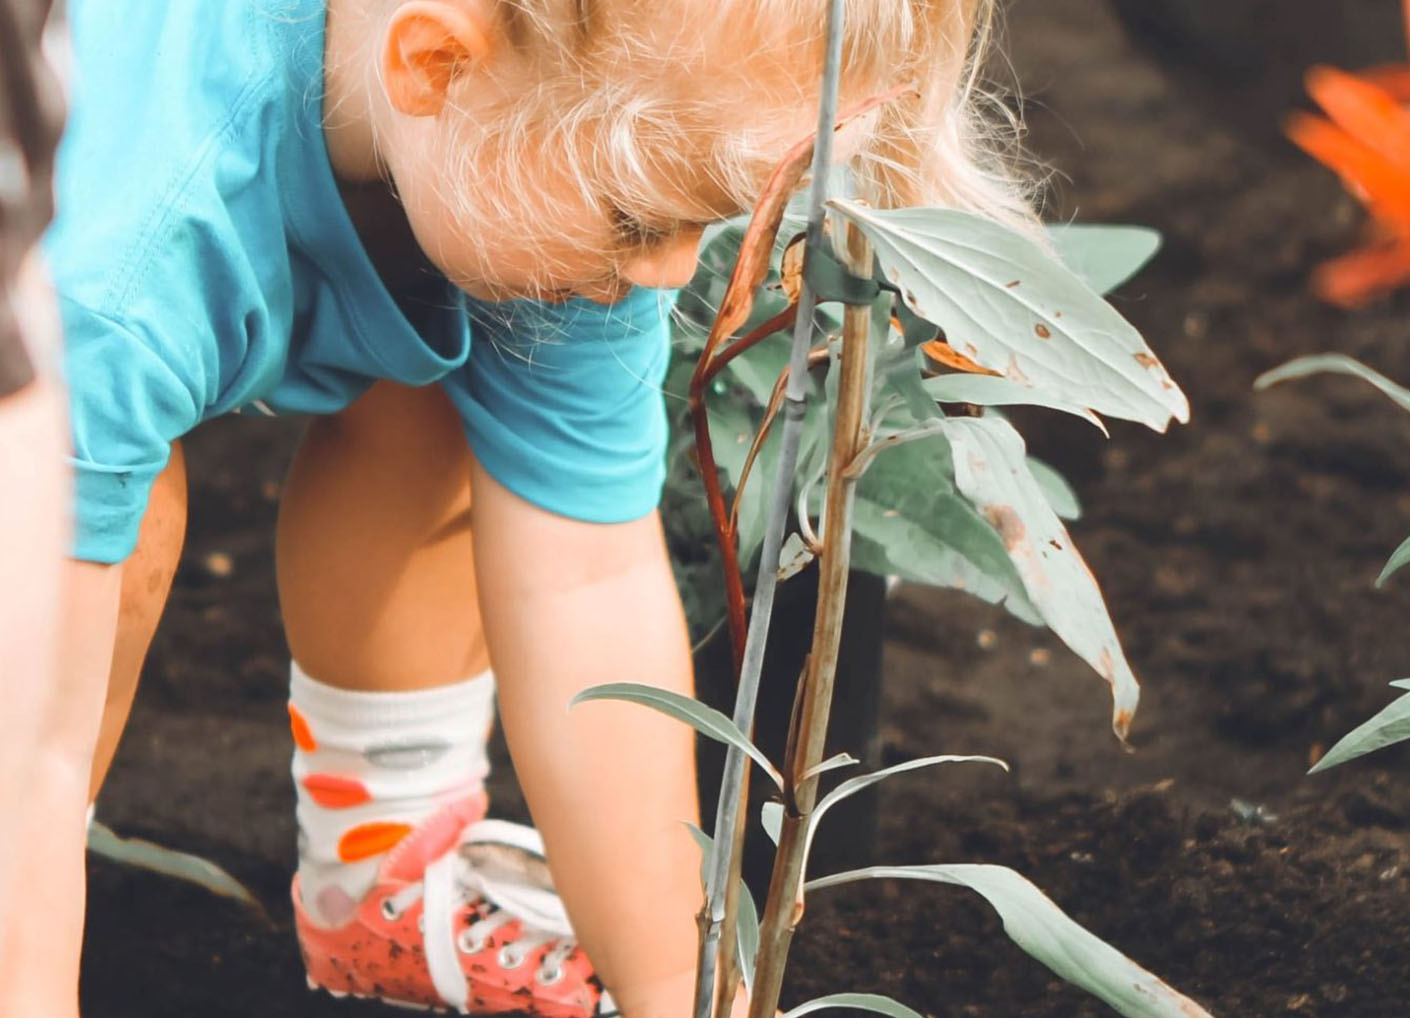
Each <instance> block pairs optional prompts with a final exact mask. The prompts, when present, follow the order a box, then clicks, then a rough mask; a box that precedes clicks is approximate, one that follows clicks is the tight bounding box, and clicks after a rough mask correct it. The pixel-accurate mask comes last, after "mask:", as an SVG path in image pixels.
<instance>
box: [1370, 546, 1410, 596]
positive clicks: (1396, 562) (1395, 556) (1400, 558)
mask: <svg viewBox="0 0 1410 1018" xmlns="http://www.w3.org/2000/svg"><path fill="white" fill-rule="evenodd" d="M1407 562H1410V537H1407V538H1406V539H1405V540H1404V541H1403V542H1402V543H1401V545H1400V547H1399V548H1396V549H1395V551H1394V552H1393V553H1392V554H1391V556H1390V561H1389V562H1387V563H1386V565H1385V568H1384V569H1382V570H1381V575H1380V576H1377V577H1376V586H1378V587H1380V586H1384V585H1385V582H1386V580H1388V579H1390V578H1391V576H1392V575H1393V574H1394V573H1395V572H1396V571H1397V570H1399V569H1400V567H1401V566H1403V565H1405V563H1407Z"/></svg>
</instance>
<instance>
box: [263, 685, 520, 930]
mask: <svg viewBox="0 0 1410 1018" xmlns="http://www.w3.org/2000/svg"><path fill="white" fill-rule="evenodd" d="M289 720H290V725H291V727H292V728H293V733H294V744H295V749H294V764H293V774H294V788H295V791H296V793H297V796H298V823H299V889H300V897H301V899H302V901H303V904H304V907H305V908H306V909H307V910H308V912H309V915H310V916H312V917H313V918H314V919H315V920H316V921H318V922H321V923H324V924H326V925H330V926H337V925H341V924H342V923H343V922H345V921H346V920H347V919H348V918H349V917H350V916H351V915H352V913H353V912H354V911H355V910H356V908H357V906H358V904H359V903H360V902H361V900H362V899H363V898H364V897H365V896H366V895H367V892H368V891H369V890H371V888H372V885H373V884H374V883H375V882H376V880H377V871H378V867H379V866H380V865H381V863H382V861H383V859H385V857H386V854H387V852H388V851H390V850H391V848H392V847H393V845H394V844H395V842H396V841H397V840H399V838H400V837H401V836H402V835H403V834H404V833H405V832H406V830H407V829H408V828H411V827H415V826H416V825H417V824H419V823H420V822H421V821H423V820H425V819H426V818H427V817H428V816H430V815H431V814H432V813H434V812H435V811H436V810H437V809H438V808H439V807H441V806H443V805H445V804H446V803H449V802H458V801H461V800H463V799H465V798H466V797H467V796H470V795H474V794H475V793H477V792H482V791H483V789H484V780H485V777H486V775H488V774H489V770H490V763H489V756H488V754H487V752H486V744H487V742H488V740H489V734H490V727H491V725H492V724H493V722H494V677H493V675H491V673H490V672H488V671H487V672H485V673H484V674H482V675H479V676H476V677H475V678H473V679H466V680H465V681H463V682H457V683H453V684H451V685H449V686H436V687H433V688H431V689H420V690H414V691H410V692H387V693H380V692H378V693H367V692H356V691H352V690H346V689H338V688H337V687H335V686H330V685H327V684H326V683H322V682H319V681H318V680H317V679H314V678H311V677H310V676H308V675H307V674H305V672H304V671H303V669H301V668H300V667H299V666H298V664H297V663H295V664H294V665H293V666H292V668H291V675H290V682H289Z"/></svg>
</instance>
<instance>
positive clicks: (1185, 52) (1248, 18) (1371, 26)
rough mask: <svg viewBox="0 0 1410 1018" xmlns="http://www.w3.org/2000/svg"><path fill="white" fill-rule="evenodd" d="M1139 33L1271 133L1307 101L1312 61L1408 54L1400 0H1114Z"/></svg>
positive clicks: (1224, 113)
mask: <svg viewBox="0 0 1410 1018" xmlns="http://www.w3.org/2000/svg"><path fill="white" fill-rule="evenodd" d="M1111 6H1112V8H1113V10H1114V11H1115V12H1116V15H1117V17H1118V18H1120V20H1121V22H1122V24H1123V25H1124V26H1125V27H1126V29H1127V31H1128V33H1129V34H1130V35H1131V37H1132V39H1133V40H1134V41H1135V42H1136V43H1137V44H1138V45H1140V46H1142V47H1143V48H1145V49H1146V50H1148V51H1149V52H1150V53H1151V54H1152V55H1153V56H1154V57H1155V58H1156V59H1157V60H1158V61H1160V62H1161V64H1163V65H1164V66H1165V67H1167V68H1168V69H1169V70H1170V71H1172V72H1173V73H1174V74H1175V75H1176V77H1177V78H1178V79H1179V80H1180V81H1181V84H1182V85H1183V86H1184V87H1185V90H1186V92H1187V94H1188V95H1189V96H1190V97H1191V98H1193V99H1195V100H1197V101H1201V102H1203V103H1204V104H1205V105H1207V106H1208V107H1209V108H1210V109H1211V110H1214V111H1216V112H1217V113H1218V114H1219V115H1220V116H1221V117H1223V118H1225V119H1226V120H1229V121H1232V122H1234V123H1236V124H1237V125H1239V126H1240V127H1243V128H1245V129H1246V130H1248V131H1250V132H1253V133H1257V134H1263V135H1265V136H1271V135H1272V134H1273V132H1274V131H1275V130H1276V128H1277V125H1278V121H1279V118H1280V117H1281V115H1282V113H1283V112H1284V111H1286V110H1287V109H1289V108H1291V107H1293V106H1298V105H1303V104H1304V100H1303V98H1302V75H1303V73H1304V71H1306V69H1307V68H1308V67H1310V66H1312V65H1313V64H1318V63H1323V64H1333V65H1335V66H1338V67H1344V68H1346V69H1349V70H1351V69H1356V68H1360V67H1366V66H1369V65H1372V64H1377V63H1389V62H1391V61H1397V60H1399V61H1403V60H1404V59H1405V58H1406V53H1405V30H1404V27H1403V25H1402V21H1401V19H1402V6H1401V3H1400V0H1111Z"/></svg>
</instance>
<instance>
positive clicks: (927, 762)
mask: <svg viewBox="0 0 1410 1018" xmlns="http://www.w3.org/2000/svg"><path fill="white" fill-rule="evenodd" d="M947 763H991V764H994V765H996V766H998V767H1002V768H1003V769H1004V770H1005V771H1007V770H1008V769H1009V765H1008V764H1006V763H1004V762H1003V761H1002V760H999V759H996V758H994V757H992V756H927V757H922V758H920V759H919V760H908V761H907V762H905V763H902V764H897V765H896V766H894V767H887V768H885V769H884V770H879V771H874V772H872V773H871V774H862V775H859V776H857V777H855V778H849V779H848V780H846V781H844V782H842V784H840V785H838V786H837V787H836V788H834V789H833V790H832V791H831V792H829V793H828V794H827V795H825V796H823V797H822V799H820V800H819V801H818V804H817V805H816V806H814V807H813V812H812V814H811V815H810V816H809V817H808V835H807V838H806V839H805V843H804V845H803V872H804V873H807V871H808V859H809V857H810V856H811V855H812V851H813V837H814V835H816V834H817V832H818V825H819V824H821V823H822V818H823V816H824V815H825V814H826V813H827V811H828V810H830V809H832V807H834V806H836V805H837V804H838V803H839V802H841V801H842V800H843V799H846V798H847V797H848V796H852V795H856V794H857V793H858V792H860V791H863V790H864V789H867V788H870V787H871V786H872V785H875V784H877V783H878V782H882V781H885V780H886V779H887V778H889V777H891V776H892V775H895V774H904V773H906V772H907V771H916V770H920V769H921V768H923V767H936V766H938V765H940V764H947Z"/></svg>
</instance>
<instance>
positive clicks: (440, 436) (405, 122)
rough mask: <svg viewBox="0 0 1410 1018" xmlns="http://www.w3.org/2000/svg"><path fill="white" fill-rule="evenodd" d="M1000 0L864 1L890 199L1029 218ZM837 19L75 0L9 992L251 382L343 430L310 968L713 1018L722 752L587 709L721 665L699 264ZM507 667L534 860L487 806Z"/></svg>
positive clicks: (287, 495) (579, 1017) (553, 2)
mask: <svg viewBox="0 0 1410 1018" xmlns="http://www.w3.org/2000/svg"><path fill="white" fill-rule="evenodd" d="M988 7H989V4H988V3H987V2H986V0H853V2H851V3H849V8H848V15H847V39H846V47H845V68H846V69H845V74H844V79H845V80H844V85H843V92H844V94H843V101H844V104H847V103H852V102H856V101H859V100H861V99H863V98H866V97H868V96H870V95H873V94H875V93H877V92H880V91H883V90H886V89H889V88H891V87H893V86H894V85H896V84H897V83H900V82H913V83H915V85H916V87H917V93H916V95H915V96H913V97H910V98H907V99H906V100H904V101H901V102H899V103H896V104H894V105H893V106H891V107H889V108H888V109H886V110H885V111H883V112H881V113H879V114H876V115H873V116H872V117H870V118H868V119H867V120H865V121H864V122H861V123H859V124H858V125H856V127H855V128H853V129H851V130H850V132H849V134H848V135H847V136H846V137H844V138H843V140H842V145H841V151H842V152H844V153H845V154H846V155H847V156H848V157H849V158H851V159H853V160H854V161H855V163H856V164H857V166H858V169H859V171H860V173H861V176H862V179H863V180H864V181H867V182H868V184H867V186H869V187H870V188H871V193H870V195H869V197H870V198H871V199H872V200H873V201H875V202H878V203H883V204H896V203H915V202H918V201H927V202H944V203H948V204H954V205H960V206H964V207H970V208H982V209H985V210H987V211H990V212H992V213H994V214H998V215H1003V216H1010V217H1019V216H1021V215H1022V210H1021V204H1020V202H1019V200H1018V199H1017V198H1016V197H1014V196H1013V194H1012V193H1011V190H1010V189H1009V188H1008V186H1007V184H1006V182H1005V180H1004V178H1003V176H1002V174H1001V173H999V172H997V171H996V170H994V169H992V168H986V167H984V166H981V165H979V164H978V163H976V162H975V147H976V146H975V133H976V127H975V119H974V116H973V114H972V111H971V109H970V103H969V98H970V91H971V90H970V79H969V75H970V68H971V67H972V60H971V57H972V56H973V55H974V50H975V48H976V46H977V44H978V41H979V40H981V39H982V36H983V34H984V33H983V31H982V26H984V25H986V24H987V21H988ZM825 20H826V18H825V4H824V3H823V2H821V0H680V2H676V3H662V2H661V0H220V2H218V3H217V2H214V0H165V2H162V3H154V2H152V0H72V2H71V4H70V21H71V31H72V35H73V41H74V47H75V52H76V59H75V69H76V72H75V78H76V82H75V95H74V104H73V105H74V112H73V119H72V123H71V126H70V132H69V135H68V138H67V139H66V141H65V145H64V148H63V150H62V151H61V158H60V166H59V168H60V172H59V218H58V221H57V224H56V226H55V228H54V230H53V231H52V233H51V235H50V238H49V253H50V256H51V260H52V262H53V265H54V269H55V275H56V282H57V287H58V290H59V293H60V296H61V300H62V308H63V316H64V325H65V328H66V331H67V334H68V341H69V356H68V377H69V385H70V387H71V394H72V396H71V398H72V404H73V410H72V417H73V436H74V455H75V458H74V464H75V470H76V481H75V483H76V501H77V517H76V541H75V560H74V562H73V564H72V565H71V567H70V570H69V576H68V581H69V590H70V598H69V601H70V603H69V616H70V618H71V620H72V621H71V622H70V623H69V628H68V630H67V633H66V640H65V649H66V653H65V659H64V661H63V667H62V673H61V677H60V680H59V681H60V683H61V686H62V689H63V690H64V695H65V704H66V708H67V709H66V711H65V712H64V714H63V716H62V717H59V718H55V719H54V720H53V721H52V723H50V724H48V725H47V726H46V727H45V728H44V730H42V731H41V732H40V736H39V737H40V740H41V746H40V749H39V751H38V760H39V766H38V767H37V773H38V775H39V776H38V777H37V778H36V779H35V782H34V784H35V788H34V790H33V794H32V795H31V798H30V801H31V803H33V804H34V805H35V807H36V808H35V809H33V810H31V811H30V813H29V814H27V815H24V816H20V817H15V818H11V817H6V818H5V820H4V822H5V823H6V824H7V825H11V826H13V825H23V831H22V832H21V840H20V841H18V842H17V844H19V845H20V849H19V852H20V859H19V861H18V865H19V867H20V872H21V873H22V875H23V888H24V891H23V893H22V894H21V896H20V901H19V902H18V904H17V906H16V907H15V908H14V909H13V910H12V913H11V916H9V917H7V919H8V920H10V921H11V922H19V921H21V920H24V921H26V922H28V921H29V917H42V918H43V923H42V926H37V927H34V928H31V929H28V930H27V931H26V935H25V936H24V937H23V938H12V939H11V947H10V948H9V949H7V954H6V956H5V958H4V964H3V966H0V967H3V972H0V1012H3V1013H5V1014H12V1013H13V1014H45V1015H55V1016H62V1015H64V1014H72V1013H73V1012H74V1010H75V1008H76V1004H75V1001H74V996H75V994H74V986H75V983H76V971H77V969H76V966H77V951H78V930H79V929H80V926H81V916H82V901H81V890H80V889H81V886H82V885H81V880H82V868H81V867H82V855H81V841H82V829H83V816H84V811H85V809H86V808H87V805H88V803H89V801H90V798H89V797H90V793H91V791H96V787H97V785H98V784H100V783H101V779H102V775H103V772H104V771H105V770H106V767H107V765H108V762H109V760H110V759H111V755H112V752H113V749H114V747H115V745H116V742H117V736H118V734H119V732H120V729H121V727H122V723H123V720H124V718H125V716H126V713H127V709H128V706H129V704H130V700H131V695H132V690H133V688H134V686H135V683H136V677H137V673H138V670H139V668H140V665H141V661H142V658H143V656H144V655H145V653H146V649H147V644H148V642H149V641H150V638H151V634H152V631H153V629H154V628H155V625H156V622H157V618H158V616H159V614H160V610H161V606H162V603H163V601H164V599H165V596H166V592H167V590H168V588H169V585H170V581H171V576H172V573H173V572H174V569H175V563H176V561H177V557H178V555H179V551H180V546H181V541H182V535H183V533H184V529H185V479H184V461H183V459H182V452H181V445H180V439H181V437H182V436H183V435H184V434H185V433H186V432H188V431H189V430H190V429H192V428H193V427H195V426H196V425H197V424H199V423H200V422H202V421H204V420H207V419H209V418H211V417H213V416H216V415H220V414H224V413H229V412H234V411H237V410H238V411H241V412H245V413H260V412H264V413H302V414H311V415H315V416H314V417H313V422H312V423H311V424H310V426H309V429H308V431H307V433H306V435H305V437H304V440H303V442H302V444H301V447H300V449H299V451H298V453H297V456H296V459H295V462H294V464H293V467H292V470H291V473H290V476H289V480H288V483H287V485H286V488H285V491H284V494H283V498H282V505H281V515H280V521H279V531H278V539H277V568H278V578H279V587H280V596H281V604H282V608H283V615H284V621H285V626H286V630H287V634H288V640H289V645H290V648H291V651H292V654H293V659H294V664H293V666H292V683H291V694H290V707H289V717H290V722H291V727H292V731H293V738H294V744H295V752H294V765H293V772H294V777H295V781H296V790H297V796H298V821H299V829H300V844H299V866H298V874H297V876H296V878H295V881H294V886H293V902H294V911H295V919H296V923H297V928H298V935H299V941H300V946H301V948H302V951H303V955H304V959H305V962H306V964H307V968H308V975H309V981H310V984H311V985H313V986H316V987H321V988H323V989H326V990H329V991H331V992H333V993H335V994H339V995H342V994H353V995H359V996H369V997H380V998H383V999H386V1000H389V1001H392V1002H397V1003H406V1004H414V1005H422V1006H434V1007H450V1008H453V1009H458V1010H461V1011H465V1012H470V1013H486V1014H491V1013H500V1012H509V1011H516V1012H528V1013H530V1014H534V1015H543V1016H551V1018H591V1016H593V1015H595V1014H606V1013H611V1012H614V1011H617V1010H620V1011H621V1012H622V1013H624V1014H625V1015H626V1016H627V1018H679V1016H681V1015H684V1014H686V1013H688V1009H689V1002H690V999H691V989H692V981H693V965H694V956H695V949H696V935H695V929H694V924H693V916H694V913H695V912H696V910H697V909H698V906H699V899H700V885H699V859H698V854H697V853H696V851H695V849H694V847H693V844H692V842H691V839H690V836H689V834H688V833H687V832H686V830H685V827H684V826H683V824H682V821H686V820H693V819H694V818H695V817H696V814H697V804H696V802H695V792H694V775H693V762H692V752H691V735H690V733H689V731H688V730H687V729H686V728H685V727H684V726H681V725H678V724H676V723H675V722H672V721H669V720H666V719H664V718H661V717H659V716H657V715H654V714H652V713H651V712H648V711H644V710H641V709H640V708H638V707H633V706H628V705H621V704H607V703H593V704H589V705H585V706H583V707H582V708H580V709H577V710H574V711H572V712H569V711H568V710H567V709H566V705H567V703H568V701H569V700H570V699H571V698H572V696H573V695H574V694H575V693H577V692H578V691H580V690H582V689H584V688H586V687H589V686H593V685H597V684H599V683H602V682H608V681H621V680H632V681H638V682H649V683H654V684H657V685H660V686H663V687H666V688H670V689H673V690H676V691H678V692H682V693H688V692H689V691H690V686H691V678H690V653H689V646H688V643H687V640H686V636H685V629H684V625H683V620H682V618H681V611H680V605H679V600H678V598H677V596H676V593H675V590H674V587H673V584H672V580H671V573H670V569H669V564H668V562H667V558H666V554H665V550H664V545H663V541H662V536H661V532H660V526H659V521H658V520H657V518H656V515H655V506H656V502H657V497H658V494H659V489H660V485H661V481H662V476H663V472H664V469H663V468H664V464H663V462H662V461H663V454H664V447H665V438H666V435H665V424H664V414H663V404H662V395H661V392H660V389H659V385H660V382H661V379H662V376H663V372H664V368H665V365H666V360H667V355H668V328H667V324H668V317H669V313H670V309H671V304H672V295H673V290H674V289H675V288H678V287H680V286H682V285H684V284H685V283H686V282H687V281H688V279H689V278H690V276H691V274H692V271H693V269H694V265H695V259H696V248H697V246H698V244H699V240H700V237H701V233H702V230H703V229H704V227H705V225H706V224H708V223H710V222H713V221H716V220H718V219H720V218H722V217H726V216H730V215H734V214H737V213H739V212H741V211H744V210H746V209H748V208H749V207H750V205H752V203H753V201H754V199H755V198H756V197H757V195H758V192H759V189H760V187H761V185H762V183H763V181H764V180H765V178H766V177H767V175H768V173H769V171H770V170H771V168H772V166H773V165H774V163H775V162H776V161H777V160H778V159H779V158H780V157H781V156H782V154H783V153H784V152H785V151H786V150H787V149H788V148H789V147H790V146H791V145H793V144H794V143H795V142H797V141H798V140H799V139H800V138H802V137H805V136H807V135H808V134H809V133H811V131H812V130H813V129H814V125H815V119H816V105H817V87H818V81H819V79H820V76H821V74H820V70H821V55H822V36H823V26H824V23H825ZM472 493H473V494H472ZM491 661H493V665H494V678H493V679H492V678H491V673H490V663H491ZM496 681H497V696H498V703H499V709H500V711H501V713H502V716H503V723H504V726H505V733H506V736H507V739H508V742H509V745H510V748H511V751H512V753H513V755H514V759H515V765H516V770H517V772H518V777H519V779H520V782H521V784H522V786H523V788H524V792H525V795H526V797H527V800H528V803H529V806H530V810H531V812H532V814H533V817H534V819H535V822H536V823H537V824H538V827H539V830H540V831H541V832H542V842H540V840H539V835H538V833H537V832H535V831H532V830H528V829H525V828H519V827H515V826H512V825H508V824H504V823H500V822H496V821H486V820H484V819H483V817H484V813H485V808H486V800H485V793H484V784H483V782H484V777H485V773H486V769H487V764H486V758H485V751H484V744H485V736H486V733H487V731H488V729H489V727H490V725H491V722H492V713H493V703H494V697H495V695H496V694H495V682H496ZM90 785H91V786H92V787H91V788H90ZM40 804H42V808H43V816H42V817H37V816H36V815H35V814H36V813H38V807H39V805H40ZM544 844H546V846H547V851H546V853H545V852H544V849H543V845H544ZM545 854H546V857H547V858H548V859H550V860H552V869H551V872H552V880H551V881H550V879H549V877H548V870H547V868H546V866H545V865H544V864H543V862H542V858H543V857H544V856H545ZM560 896H561V898H560ZM568 916H571V917H572V923H571V925H570V924H569V923H568V920H567V917H568ZM589 959H590V960H589Z"/></svg>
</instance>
